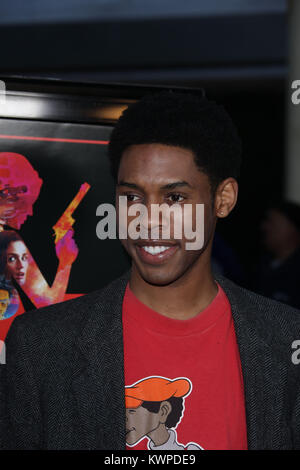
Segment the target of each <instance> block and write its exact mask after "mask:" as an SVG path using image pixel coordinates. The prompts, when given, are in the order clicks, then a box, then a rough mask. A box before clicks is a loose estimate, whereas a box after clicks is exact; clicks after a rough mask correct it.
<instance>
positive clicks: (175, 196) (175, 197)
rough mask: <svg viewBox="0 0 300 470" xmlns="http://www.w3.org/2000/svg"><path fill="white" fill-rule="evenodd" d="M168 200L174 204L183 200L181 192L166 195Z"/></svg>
mask: <svg viewBox="0 0 300 470" xmlns="http://www.w3.org/2000/svg"><path fill="white" fill-rule="evenodd" d="M168 199H169V201H171V202H173V203H174V204H175V203H177V202H182V201H183V200H184V196H182V194H177V193H176V194H175V193H174V194H170V195H169V196H168Z"/></svg>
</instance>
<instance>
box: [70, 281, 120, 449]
mask: <svg viewBox="0 0 300 470" xmlns="http://www.w3.org/2000/svg"><path fill="white" fill-rule="evenodd" d="M128 279H129V275H128V273H126V274H125V275H124V276H123V277H122V278H120V279H119V280H117V281H114V282H113V283H112V284H110V285H109V286H108V287H107V288H105V289H104V290H102V291H100V292H99V296H98V298H97V299H96V301H94V302H93V303H92V305H91V307H90V309H89V312H87V314H88V320H87V323H86V324H85V327H84V329H83V331H82V334H81V335H80V337H79V338H78V341H77V347H78V350H77V351H78V353H79V355H81V363H80V362H79V363H77V364H76V365H75V367H74V373H73V376H74V378H73V383H72V390H73V393H74V396H75V399H76V401H77V407H78V412H79V415H80V418H81V423H80V430H79V432H81V433H83V434H84V436H85V441H86V448H88V449H115V450H118V449H125V416H126V413H125V399H124V387H125V383H124V355H123V330H122V302H123V297H124V293H125V288H126V284H127V282H128ZM82 360H83V362H82ZM78 364H79V365H78ZM80 364H81V365H80Z"/></svg>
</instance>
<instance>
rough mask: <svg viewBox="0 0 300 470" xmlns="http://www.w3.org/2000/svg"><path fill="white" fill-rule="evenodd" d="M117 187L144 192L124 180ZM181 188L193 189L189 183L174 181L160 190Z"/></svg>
mask: <svg viewBox="0 0 300 470" xmlns="http://www.w3.org/2000/svg"><path fill="white" fill-rule="evenodd" d="M117 186H118V187H119V186H126V187H127V188H131V189H139V190H142V188H140V186H138V185H137V184H135V183H129V182H128V181H123V180H121V181H119V183H118V184H117ZM181 187H188V188H192V186H191V185H190V184H189V183H188V182H187V181H173V182H172V183H167V184H164V185H163V186H161V187H160V189H174V188H181Z"/></svg>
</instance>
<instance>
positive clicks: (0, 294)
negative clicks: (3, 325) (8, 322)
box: [0, 289, 9, 320]
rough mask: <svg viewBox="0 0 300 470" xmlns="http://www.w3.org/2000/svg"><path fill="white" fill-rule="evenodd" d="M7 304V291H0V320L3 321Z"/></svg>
mask: <svg viewBox="0 0 300 470" xmlns="http://www.w3.org/2000/svg"><path fill="white" fill-rule="evenodd" d="M8 304H9V293H8V291H7V290H3V289H0V320H2V319H3V317H4V314H5V312H6V309H7V307H8Z"/></svg>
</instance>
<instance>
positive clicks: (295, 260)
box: [255, 201, 300, 308]
mask: <svg viewBox="0 0 300 470" xmlns="http://www.w3.org/2000/svg"><path fill="white" fill-rule="evenodd" d="M261 236H262V240H261V241H262V244H263V247H264V253H263V254H262V257H261V260H260V262H259V266H258V272H257V278H256V282H255V284H256V290H257V291H258V292H259V293H261V294H262V295H264V296H266V297H271V298H273V299H275V300H278V301H280V302H283V303H286V304H289V305H291V306H293V307H296V308H300V206H299V205H297V204H295V203H293V202H289V201H283V202H281V203H279V204H274V205H273V207H270V208H269V209H268V210H267V212H266V215H265V218H264V219H263V222H262V224H261Z"/></svg>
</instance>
